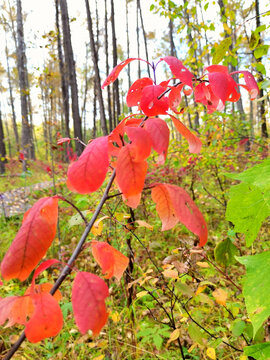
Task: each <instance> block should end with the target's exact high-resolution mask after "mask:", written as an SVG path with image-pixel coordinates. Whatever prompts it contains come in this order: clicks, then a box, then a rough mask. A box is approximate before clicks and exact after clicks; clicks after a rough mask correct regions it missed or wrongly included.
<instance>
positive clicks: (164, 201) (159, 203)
mask: <svg viewBox="0 0 270 360" xmlns="http://www.w3.org/2000/svg"><path fill="white" fill-rule="evenodd" d="M152 199H153V201H154V202H155V203H156V210H157V213H158V215H159V217H160V219H161V221H162V228H161V230H162V231H165V230H170V229H172V228H173V227H174V226H175V225H176V224H177V223H178V222H179V220H178V218H177V217H176V214H175V209H174V207H173V203H172V200H171V197H170V193H169V190H168V188H167V187H166V185H165V184H157V185H156V186H155V187H154V188H153V189H152Z"/></svg>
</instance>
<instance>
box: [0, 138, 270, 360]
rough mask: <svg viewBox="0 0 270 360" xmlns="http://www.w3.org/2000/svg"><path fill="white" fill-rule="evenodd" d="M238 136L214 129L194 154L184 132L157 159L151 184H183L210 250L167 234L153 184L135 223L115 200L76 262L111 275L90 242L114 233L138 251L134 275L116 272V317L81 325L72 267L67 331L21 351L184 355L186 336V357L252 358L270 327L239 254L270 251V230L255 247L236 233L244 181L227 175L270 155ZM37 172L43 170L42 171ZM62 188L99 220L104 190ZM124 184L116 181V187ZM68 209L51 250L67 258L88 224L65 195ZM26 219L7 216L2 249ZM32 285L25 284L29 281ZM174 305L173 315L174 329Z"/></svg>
mask: <svg viewBox="0 0 270 360" xmlns="http://www.w3.org/2000/svg"><path fill="white" fill-rule="evenodd" d="M231 135H232V134H231V133H229V134H226V135H225V136H224V137H220V133H218V132H217V133H216V134H212V137H211V140H209V139H207V138H206V137H205V139H204V147H203V150H202V152H201V153H200V154H199V155H190V154H189V153H188V148H187V144H186V143H185V141H184V140H180V141H179V140H174V141H172V143H171V145H170V147H169V151H168V159H167V161H166V163H165V164H164V165H162V166H161V167H159V168H157V166H156V163H155V160H156V156H155V155H153V157H152V159H151V161H150V164H149V175H148V177H147V180H146V184H147V185H149V184H151V183H154V182H167V183H174V184H175V185H178V186H181V187H183V188H184V189H185V190H186V191H187V192H188V193H189V194H190V196H191V197H192V198H193V200H194V201H195V202H196V204H197V205H198V207H199V208H200V210H201V212H202V213H203V214H204V216H205V219H206V221H207V223H208V227H209V241H208V243H207V245H206V246H205V247H204V249H203V250H201V249H199V248H195V250H194V245H195V246H196V244H197V239H196V238H195V236H193V235H192V234H191V233H190V232H189V231H188V230H186V228H185V227H184V226H182V225H181V224H178V225H177V226H176V227H175V228H173V229H172V230H170V231H165V232H161V222H160V220H159V218H158V216H157V213H156V210H155V205H154V203H153V201H152V200H151V195H150V192H151V190H149V189H148V190H146V191H145V192H144V194H143V196H142V200H141V204H140V206H139V207H138V208H137V209H136V210H135V211H134V214H135V220H136V221H135V222H134V223H130V221H129V220H128V219H129V218H130V216H131V215H132V214H131V213H130V210H129V208H127V207H126V206H125V205H124V203H123V202H122V201H121V199H120V197H119V196H116V197H114V198H112V199H111V200H110V201H109V202H107V203H106V205H105V207H104V208H103V210H102V213H101V215H100V218H101V217H104V218H103V220H101V221H100V223H99V224H98V225H97V226H96V227H95V228H94V233H93V232H92V233H91V234H90V235H89V238H88V244H86V246H85V249H84V251H83V252H82V253H81V255H80V256H79V258H78V260H77V261H76V264H75V270H76V268H78V269H80V270H81V271H90V272H93V273H96V274H97V275H100V276H102V274H101V270H100V268H99V266H98V265H97V264H96V262H95V261H94V259H93V257H92V254H91V250H90V247H89V243H90V241H91V240H93V239H96V240H100V241H106V242H108V243H110V244H111V245H112V246H114V247H115V248H117V249H118V250H120V251H121V252H122V253H124V254H125V255H127V256H129V254H130V249H131V251H132V254H133V261H134V263H133V270H132V272H130V273H129V280H128V282H127V277H126V275H124V276H123V278H122V279H121V281H120V282H117V281H116V280H107V283H108V286H109V289H110V297H109V298H108V301H107V306H108V311H109V321H108V324H107V325H106V326H105V327H104V329H103V330H102V331H101V334H100V336H98V337H97V338H93V337H92V336H91V333H90V332H88V333H86V334H84V335H81V334H80V333H79V331H78V329H77V327H76V325H75V323H74V318H73V314H72V306H71V295H70V294H71V288H72V280H73V278H74V274H75V272H73V273H72V274H71V275H70V276H69V277H68V279H67V280H66V281H65V283H64V284H63V285H62V286H61V288H60V291H61V293H62V295H63V299H62V301H61V308H62V311H63V314H64V327H63V330H62V331H61V333H60V334H59V335H58V336H57V337H55V338H54V339H47V340H44V341H42V342H41V343H38V344H30V343H28V342H25V343H24V344H23V346H22V347H21V348H20V349H19V350H18V352H17V354H16V356H15V357H14V359H17V360H19V359H37V358H42V359H86V358H87V359H88V358H89V359H93V360H103V359H104V360H111V359H121V360H124V359H127V360H132V359H144V360H148V359H149V360H150V359H180V358H181V355H180V348H179V343H178V340H177V339H180V341H181V345H182V347H183V352H184V354H185V358H186V359H198V360H199V359H239V360H247V356H246V355H244V353H243V352H242V350H243V349H244V348H245V347H246V346H247V344H250V343H252V345H254V346H255V345H256V344H257V343H262V342H263V341H264V340H265V338H266V337H267V336H268V335H267V326H266V325H265V324H262V325H260V326H259V327H258V329H257V332H256V334H255V336H253V330H252V324H251V322H250V317H249V315H248V313H247V311H246V308H245V301H244V296H243V294H242V292H241V289H242V283H243V277H244V276H245V267H244V266H243V265H241V264H240V263H239V262H237V261H236V258H235V257H242V256H246V255H253V254H256V253H259V252H261V251H265V250H266V249H268V248H269V230H268V228H267V224H265V223H263V226H262V228H261V230H260V232H259V235H258V238H259V241H257V242H254V244H253V246H252V247H251V248H247V247H246V244H245V238H244V235H243V234H241V233H236V232H235V231H234V227H233V225H232V223H230V222H229V221H227V220H226V218H225V211H226V207H227V204H228V201H229V189H230V188H231V186H232V185H234V184H236V183H237V181H235V180H231V179H229V178H228V177H227V176H226V174H227V173H236V172H237V173H238V172H241V171H243V170H245V169H246V168H248V167H250V166H252V165H254V164H257V163H260V162H261V161H262V158H263V157H264V156H265V155H264V153H263V151H261V150H262V148H260V147H259V146H256V145H253V147H252V148H251V150H250V151H249V152H246V151H245V149H244V148H243V147H241V146H240V145H239V139H235V138H233V139H231V138H232V136H231ZM46 176H47V175H46ZM37 179H41V178H38V177H35V180H37ZM1 181H2V180H1ZM2 186H3V184H2ZM59 190H61V191H62V193H63V195H64V196H65V197H67V198H68V199H69V200H71V201H73V202H74V204H75V205H76V206H77V207H78V208H80V210H82V211H83V213H84V215H85V216H86V218H87V219H90V218H91V215H92V214H93V212H94V210H95V208H96V206H97V205H98V203H99V200H100V198H101V195H102V191H103V189H101V190H99V191H97V192H96V193H93V194H91V195H79V194H74V193H71V192H70V191H69V190H68V189H67V188H66V187H65V186H62V187H61V189H59ZM117 192H118V190H117V188H116V187H115V186H114V187H113V189H112V191H111V194H116V193H117ZM46 195H49V190H44V191H40V192H39V193H36V194H35V198H38V197H42V196H46ZM59 214H60V217H59V232H58V233H57V238H56V239H55V241H54V246H53V247H52V248H51V249H50V250H49V252H48V254H47V256H46V258H52V257H54V258H59V259H60V260H61V262H62V264H65V263H66V261H67V260H68V258H69V256H70V255H71V253H72V251H73V249H74V248H75V246H76V244H77V242H78V241H79V239H80V236H81V234H82V232H83V229H84V225H83V222H82V221H81V219H80V217H78V216H77V215H76V213H75V210H74V209H73V208H72V207H70V206H69V205H68V204H67V203H65V202H62V201H60V202H59ZM140 220H143V221H144V222H145V223H144V224H143V223H141V222H140ZM20 221H21V217H17V218H13V219H8V220H7V222H6V223H5V222H1V233H2V234H3V239H4V246H3V249H6V248H7V246H8V243H9V242H11V240H12V238H13V237H14V235H15V233H16V231H17V230H18V228H19V226H20ZM128 229H130V230H131V231H132V232H130V231H129V230H128ZM133 233H134V234H135V235H136V236H134V235H133ZM3 252H4V251H3ZM1 257H2V254H1ZM242 263H243V262H242ZM157 269H158V270H157ZM58 274H59V270H58V267H56V268H54V269H49V270H47V271H45V272H44V273H43V275H41V276H40V277H39V279H40V281H42V282H47V281H49V282H54V280H55V279H56V278H57V275H58ZM23 285H24V289H26V288H27V287H28V286H29V282H28V283H24V284H23ZM20 292H22V290H21V286H19V283H18V282H16V281H11V282H9V283H8V285H6V284H5V286H2V287H1V288H0V296H7V295H18V294H19V293H20ZM172 292H173V293H174V294H175V295H172ZM175 296H176V297H177V298H176V297H175ZM130 300H131V304H129V302H130ZM128 304H129V305H128ZM166 311H168V313H169V314H170V315H171V316H172V317H173V322H174V327H172V324H170V323H169V318H168V316H167V314H166ZM22 329H23V328H22V327H17V329H16V330H15V329H14V328H4V329H3V328H2V330H1V335H0V347H1V346H2V347H5V348H6V349H8V348H10V346H11V345H12V343H13V342H15V341H16V339H17V338H18V336H19V333H20V330H22ZM173 335H174V336H173ZM1 344H2V345H1ZM227 344H230V345H231V346H228V345H227ZM235 349H239V351H238V350H235ZM251 350H252V348H249V351H251ZM255 350H256V349H255ZM210 355H211V356H212V357H210Z"/></svg>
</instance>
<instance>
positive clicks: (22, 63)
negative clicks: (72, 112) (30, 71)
mask: <svg viewBox="0 0 270 360" xmlns="http://www.w3.org/2000/svg"><path fill="white" fill-rule="evenodd" d="M17 45H18V46H17V66H18V73H19V86H20V96H21V115H22V137H21V145H22V150H23V153H24V155H25V156H26V158H28V159H30V158H34V144H33V142H32V141H31V128H30V124H29V113H28V110H29V106H28V102H27V99H28V95H27V94H28V87H27V83H28V81H27V78H26V77H27V70H26V56H25V43H24V34H23V21H22V7H21V0H17Z"/></svg>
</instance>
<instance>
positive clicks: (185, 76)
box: [160, 56, 193, 88]
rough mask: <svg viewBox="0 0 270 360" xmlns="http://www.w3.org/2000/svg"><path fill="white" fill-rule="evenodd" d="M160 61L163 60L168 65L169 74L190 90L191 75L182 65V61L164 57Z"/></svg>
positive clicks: (172, 57)
mask: <svg viewBox="0 0 270 360" xmlns="http://www.w3.org/2000/svg"><path fill="white" fill-rule="evenodd" d="M160 60H164V61H165V62H166V63H167V64H168V65H169V67H170V69H171V72H172V73H173V75H174V76H175V77H176V78H177V79H179V80H180V81H181V82H182V83H183V84H185V85H188V86H190V87H191V88H192V79H193V74H192V73H191V72H190V71H189V70H188V69H187V68H186V67H185V66H184V65H183V63H182V61H180V60H179V59H177V58H176V57H174V56H165V57H164V58H162V59H160Z"/></svg>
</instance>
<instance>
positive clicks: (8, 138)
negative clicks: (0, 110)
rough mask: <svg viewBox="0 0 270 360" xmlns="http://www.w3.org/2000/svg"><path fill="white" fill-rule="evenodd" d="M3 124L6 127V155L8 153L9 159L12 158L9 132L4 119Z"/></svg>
mask: <svg viewBox="0 0 270 360" xmlns="http://www.w3.org/2000/svg"><path fill="white" fill-rule="evenodd" d="M4 124H5V128H6V134H7V136H6V137H5V139H6V140H7V143H8V155H9V158H10V159H11V158H12V151H11V142H10V134H9V128H8V122H7V121H4Z"/></svg>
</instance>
